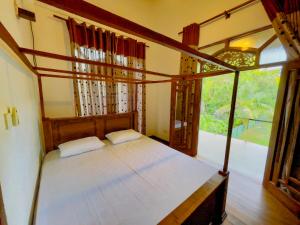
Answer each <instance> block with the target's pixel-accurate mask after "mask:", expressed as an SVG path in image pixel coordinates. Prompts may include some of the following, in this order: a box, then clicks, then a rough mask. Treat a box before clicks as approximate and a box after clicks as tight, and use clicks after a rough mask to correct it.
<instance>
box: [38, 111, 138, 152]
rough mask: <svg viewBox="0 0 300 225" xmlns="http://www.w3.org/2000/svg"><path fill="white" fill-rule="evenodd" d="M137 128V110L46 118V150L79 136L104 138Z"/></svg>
mask: <svg viewBox="0 0 300 225" xmlns="http://www.w3.org/2000/svg"><path fill="white" fill-rule="evenodd" d="M136 128H137V113H136V112H132V113H122V114H112V115H104V116H90V117H70V118H55V119H50V118H44V119H43V129H44V140H45V150H46V153H47V152H49V151H52V150H55V149H57V148H58V145H59V144H61V143H64V142H66V141H70V140H75V139H78V138H84V137H89V136H97V137H98V138H100V139H104V138H105V135H106V134H108V133H110V132H113V131H118V130H125V129H136Z"/></svg>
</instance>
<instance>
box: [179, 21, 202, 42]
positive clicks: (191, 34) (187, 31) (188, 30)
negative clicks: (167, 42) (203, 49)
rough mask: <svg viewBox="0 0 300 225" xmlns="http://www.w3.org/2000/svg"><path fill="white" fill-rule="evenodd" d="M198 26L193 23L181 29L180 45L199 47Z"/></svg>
mask: <svg viewBox="0 0 300 225" xmlns="http://www.w3.org/2000/svg"><path fill="white" fill-rule="evenodd" d="M199 36H200V26H199V24H197V23H193V24H191V25H189V26H186V27H184V28H183V33H182V43H183V44H186V45H193V46H198V45H199Z"/></svg>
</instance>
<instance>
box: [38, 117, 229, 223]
mask: <svg viewBox="0 0 300 225" xmlns="http://www.w3.org/2000/svg"><path fill="white" fill-rule="evenodd" d="M136 128H137V112H131V113H122V114H113V115H103V116H91V117H70V118H54V119H50V118H44V119H43V129H44V141H45V150H46V152H47V153H48V152H49V151H52V150H55V149H57V147H58V145H59V144H61V143H63V142H66V141H70V140H74V139H78V138H83V137H88V136H97V137H98V138H100V139H105V134H107V133H109V132H113V131H118V130H124V129H136ZM174 151H175V150H174ZM227 183H228V174H227V175H225V176H223V175H221V174H219V173H218V172H217V171H216V174H215V175H214V176H212V177H211V178H210V179H209V180H208V181H207V182H206V183H205V184H204V185H202V186H201V187H199V188H198V189H197V190H196V191H195V192H194V193H192V194H191V196H190V197H189V198H187V199H186V200H185V201H184V202H182V203H181V204H180V205H179V206H178V207H177V208H176V209H174V210H173V211H172V212H171V213H170V214H169V215H167V216H166V217H165V218H164V219H163V220H162V221H161V222H160V223H159V224H160V225H171V224H172V225H176V224H186V225H188V224H189V225H208V224H211V223H212V224H221V223H222V222H223V220H224V219H225V216H226V214H225V202H226V194H227Z"/></svg>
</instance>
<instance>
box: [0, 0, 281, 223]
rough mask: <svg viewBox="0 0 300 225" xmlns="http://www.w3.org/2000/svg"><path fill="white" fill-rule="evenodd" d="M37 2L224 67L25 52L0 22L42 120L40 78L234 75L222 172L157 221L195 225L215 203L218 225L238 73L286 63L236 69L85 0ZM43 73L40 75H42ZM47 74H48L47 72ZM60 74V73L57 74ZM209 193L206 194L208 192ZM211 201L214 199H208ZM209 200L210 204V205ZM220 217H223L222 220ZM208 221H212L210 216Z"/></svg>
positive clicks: (134, 81)
mask: <svg viewBox="0 0 300 225" xmlns="http://www.w3.org/2000/svg"><path fill="white" fill-rule="evenodd" d="M39 1H40V2H43V3H47V4H49V5H51V6H54V7H57V8H60V9H62V10H65V11H68V12H70V13H74V14H76V15H79V16H82V17H84V18H86V19H90V20H93V21H95V22H98V23H101V24H104V25H107V26H110V27H112V28H115V29H118V30H121V31H124V32H126V33H129V34H133V35H135V36H138V37H141V38H144V39H147V40H150V41H152V42H155V43H158V44H160V45H163V46H165V47H168V48H171V49H174V50H176V51H179V52H182V53H185V54H187V55H189V56H192V57H194V58H196V59H198V60H202V61H206V62H209V63H212V64H215V65H217V66H220V67H222V68H223V70H220V71H215V72H209V73H199V74H193V75H191V74H177V75H175V74H166V73H160V72H156V71H150V70H142V69H134V68H130V67H126V66H119V65H115V64H110V63H102V62H96V61H92V60H86V59H79V58H75V57H70V56H65V55H59V54H55V53H50V52H44V51H39V50H34V49H28V48H23V47H20V46H18V44H17V43H16V41H15V40H14V39H13V37H12V36H11V35H10V34H9V32H8V31H7V30H6V28H5V27H4V26H3V24H2V23H1V22H0V38H1V39H2V40H3V41H4V42H5V43H6V44H7V46H8V47H9V48H10V49H11V50H12V51H13V52H14V53H15V54H16V55H17V56H18V58H19V59H20V60H21V61H22V62H23V63H24V64H25V66H26V67H27V68H28V69H29V70H30V71H32V72H33V73H34V74H35V75H36V76H37V79H38V87H39V95H40V107H41V114H42V118H43V120H46V119H47V118H46V117H45V109H44V98H43V89H42V78H43V77H50V78H62V79H73V80H78V79H84V80H95V81H106V82H115V83H117V82H118V83H130V84H135V85H138V84H154V83H167V82H176V81H178V80H195V79H203V78H205V77H211V76H218V75H222V74H228V73H232V72H234V73H235V79H234V86H233V94H232V103H231V110H230V117H229V128H228V136H227V143H226V150H225V158H224V165H223V169H222V170H221V171H219V174H217V175H216V176H214V177H213V178H212V179H211V180H209V181H208V182H207V183H206V184H205V185H204V186H202V187H200V188H199V189H198V190H197V191H196V192H195V193H193V195H192V196H190V197H189V198H188V199H187V200H186V201H185V202H183V203H182V204H181V205H180V206H179V207H178V208H176V209H175V210H174V211H173V212H172V213H171V214H170V215H168V216H167V217H166V218H165V219H164V220H163V221H161V222H160V224H161V225H166V224H182V223H185V222H186V221H190V222H191V223H190V224H198V220H197V218H198V217H199V215H203V212H204V211H203V210H204V209H205V207H207V204H209V205H210V206H211V204H212V205H214V204H217V205H216V206H214V207H216V208H213V210H216V211H217V212H216V213H217V214H218V218H215V217H214V218H213V219H214V221H213V222H214V224H220V222H222V221H221V220H222V219H224V215H225V214H224V212H225V203H226V192H227V183H228V177H229V172H228V162H229V154H230V144H231V134H232V128H233V121H234V111H235V102H236V96H237V88H238V80H239V75H240V71H242V70H248V69H257V68H261V67H270V66H278V65H283V64H285V63H286V62H279V63H271V64H265V65H260V66H255V67H251V68H249V67H247V68H236V67H235V66H232V65H229V64H228V63H225V62H223V61H221V60H219V59H217V58H215V57H213V56H210V55H207V54H204V53H201V52H199V51H198V50H196V49H192V48H190V47H188V46H186V45H184V44H182V43H180V42H178V41H176V40H174V39H171V38H169V37H167V36H164V35H162V34H160V33H157V32H155V31H152V30H150V29H148V28H146V27H143V26H141V25H139V24H136V23H134V22H132V21H129V20H127V19H125V18H122V17H120V16H118V15H115V14H112V13H110V12H108V11H105V10H103V9H101V8H99V7H96V6H94V5H92V4H90V3H88V2H85V1H78V0H76V1H75V0H39ZM25 54H29V55H34V56H39V57H46V58H52V59H56V60H63V61H69V62H77V63H85V64H91V65H98V66H102V67H108V68H116V69H120V70H124V71H131V72H138V73H142V74H149V75H153V76H159V77H164V78H166V79H164V80H142V81H141V80H137V79H132V78H124V77H111V76H108V75H100V74H96V73H85V72H74V71H69V70H62V69H54V68H47V67H35V66H33V65H32V64H31V63H30V61H29V60H28V58H27V57H26V56H25ZM41 71H43V72H41ZM46 72H50V73H46ZM57 73H59V74H57ZM73 74H79V75H86V76H87V77H75V76H72V75H73ZM208 190H209V191H208ZM211 199H213V200H211ZM211 201H212V202H211ZM221 217H222V218H221ZM210 219H212V217H211V215H210Z"/></svg>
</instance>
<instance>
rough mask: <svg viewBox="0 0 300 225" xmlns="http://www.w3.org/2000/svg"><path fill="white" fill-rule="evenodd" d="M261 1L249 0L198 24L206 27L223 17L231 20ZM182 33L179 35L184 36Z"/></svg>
mask: <svg viewBox="0 0 300 225" xmlns="http://www.w3.org/2000/svg"><path fill="white" fill-rule="evenodd" d="M259 1H260V0H249V1H246V2H244V3H242V4H240V5H237V6H235V7H233V8H231V9H228V10H225V11H224V12H222V13H219V14H218V15H216V16H213V17H211V18H209V19H207V20H205V21H203V22H200V23H198V24H199V26H203V25H205V24H207V23H210V22H213V21H215V20H218V19H221V18H223V17H225V19H229V18H230V16H231V14H232V13H235V12H237V11H239V10H241V9H243V8H246V7H248V6H250V5H252V4H255V3H257V2H259ZM182 33H183V31H180V32H179V33H178V34H182Z"/></svg>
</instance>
